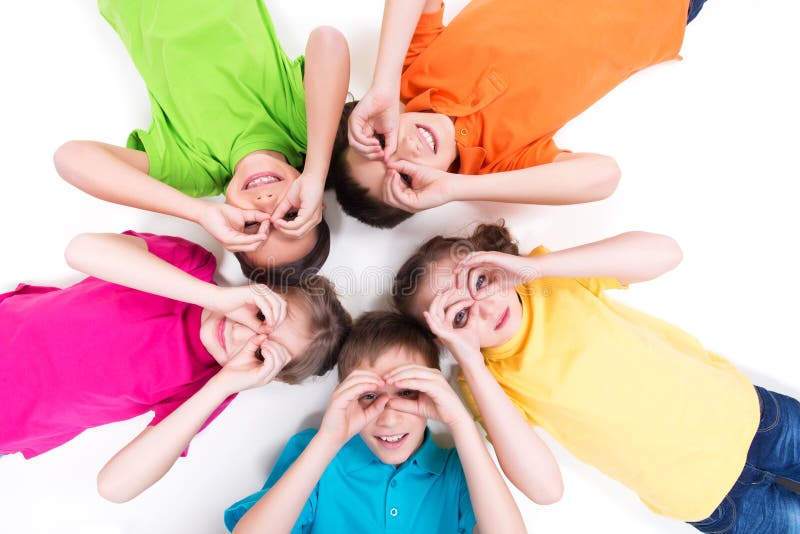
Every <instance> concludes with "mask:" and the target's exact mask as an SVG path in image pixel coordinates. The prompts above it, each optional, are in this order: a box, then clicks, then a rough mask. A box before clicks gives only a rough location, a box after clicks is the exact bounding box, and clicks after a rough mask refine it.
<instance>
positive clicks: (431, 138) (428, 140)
mask: <svg viewBox="0 0 800 534" xmlns="http://www.w3.org/2000/svg"><path fill="white" fill-rule="evenodd" d="M415 126H416V127H417V134H418V135H419V137H420V139H422V141H423V142H424V143H425V144H426V145H427V146H428V148H430V149H431V152H433V153H434V154H436V149H437V147H438V146H439V142H438V139H436V136H435V135H434V133H433V130H431V129H429V128H427V127H425V126H423V125H421V124H416V125H415Z"/></svg>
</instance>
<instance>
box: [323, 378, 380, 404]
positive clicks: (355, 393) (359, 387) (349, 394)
mask: <svg viewBox="0 0 800 534" xmlns="http://www.w3.org/2000/svg"><path fill="white" fill-rule="evenodd" d="M381 387H383V386H382V385H381V382H378V381H375V380H369V379H362V380H361V381H358V382H354V383H352V384H349V385H348V386H347V387H346V388H343V389H341V390H338V389H337V390H336V392H335V394H334V397H336V398H337V399H339V400H341V401H342V402H353V401H356V400H358V399H360V398H361V397H362V396H363V395H365V394H367V393H370V392H375V391H377V390H379V389H380V388H381ZM376 400H377V399H376ZM373 402H374V401H373Z"/></svg>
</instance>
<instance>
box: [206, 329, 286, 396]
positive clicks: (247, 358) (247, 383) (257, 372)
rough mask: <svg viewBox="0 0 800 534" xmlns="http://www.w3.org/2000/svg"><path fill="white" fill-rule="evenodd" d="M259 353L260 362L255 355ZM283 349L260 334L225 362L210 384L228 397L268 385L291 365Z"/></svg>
mask: <svg viewBox="0 0 800 534" xmlns="http://www.w3.org/2000/svg"><path fill="white" fill-rule="evenodd" d="M258 349H261V356H262V358H263V361H261V360H260V359H259V358H258V357H257V356H256V351H257V350H258ZM291 359H292V357H291V355H290V354H289V351H288V350H286V347H284V346H283V345H281V344H279V343H278V342H276V341H272V340H269V339H267V336H265V335H264V334H258V335H255V336H253V337H251V338H250V339H249V340H248V341H247V344H246V345H245V346H244V347H242V349H241V350H240V351H239V352H237V353H236V355H234V356H233V357H232V358H231V359H230V360H228V361H227V362H226V363H225V365H224V366H223V367H222V370H220V371H219V372H218V373H217V374H216V376H215V377H214V380H215V381H216V382H218V383H220V384H223V386H222V387H223V388H225V390H226V391H227V393H228V395H232V394H234V393H239V392H240V391H244V390H246V389H252V388H257V387H261V386H264V385H266V384H268V383H270V382H271V381H272V380H273V379H274V378H275V377H276V376H277V375H278V373H280V372H281V369H283V368H284V367H286V365H287V364H288V363H289V362H290V361H291Z"/></svg>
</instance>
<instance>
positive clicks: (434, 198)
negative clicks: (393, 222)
mask: <svg viewBox="0 0 800 534" xmlns="http://www.w3.org/2000/svg"><path fill="white" fill-rule="evenodd" d="M450 189H451V184H450V179H449V175H448V173H446V172H443V171H440V170H438V169H434V168H432V167H424V166H422V165H417V164H415V163H411V162H408V161H404V160H400V161H394V162H392V163H390V164H389V170H388V178H387V179H386V180H384V184H383V191H382V197H383V201H384V202H386V203H387V204H389V205H390V206H394V207H395V208H400V209H402V210H405V211H408V212H411V213H416V212H418V211H422V210H427V209H430V208H435V207H436V206H441V205H442V204H446V203H448V202H450V201H451V200H452V195H451V194H450Z"/></svg>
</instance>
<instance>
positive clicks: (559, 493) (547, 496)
mask: <svg viewBox="0 0 800 534" xmlns="http://www.w3.org/2000/svg"><path fill="white" fill-rule="evenodd" d="M563 496H564V484H563V482H561V480H559V481H558V484H553V485H552V487H549V488H547V491H544V492H542V491H540V492H539V493H538V494H537V495H536V496H535V498H531V500H532V501H533V502H535V503H536V504H541V505H548V504H555V503H557V502H558V501H560V500H561V497H563Z"/></svg>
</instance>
